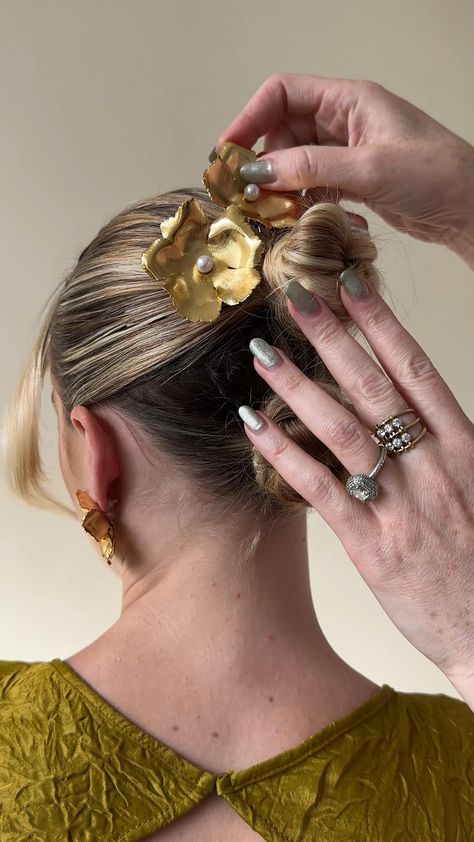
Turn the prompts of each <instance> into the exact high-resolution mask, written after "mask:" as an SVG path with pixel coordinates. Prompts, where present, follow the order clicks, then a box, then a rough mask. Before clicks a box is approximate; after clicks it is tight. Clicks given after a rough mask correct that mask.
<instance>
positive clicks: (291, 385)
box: [278, 365, 306, 397]
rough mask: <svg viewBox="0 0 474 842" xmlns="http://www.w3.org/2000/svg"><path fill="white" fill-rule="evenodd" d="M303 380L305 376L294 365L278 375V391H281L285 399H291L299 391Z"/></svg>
mask: <svg viewBox="0 0 474 842" xmlns="http://www.w3.org/2000/svg"><path fill="white" fill-rule="evenodd" d="M305 379H306V378H305V375H304V374H303V372H302V371H300V369H299V368H298V367H297V366H296V365H295V366H290V367H288V368H287V369H286V370H285V371H283V372H282V373H281V375H280V380H279V383H278V391H279V392H280V390H281V392H282V393H283V394H284V395H285V397H291V395H294V394H297V393H298V392H299V391H300V390H301V388H302V386H303V382H304V380H305Z"/></svg>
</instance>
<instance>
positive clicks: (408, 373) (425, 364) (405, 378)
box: [396, 353, 439, 385]
mask: <svg viewBox="0 0 474 842" xmlns="http://www.w3.org/2000/svg"><path fill="white" fill-rule="evenodd" d="M396 371H397V379H398V380H399V381H400V382H401V383H402V384H403V383H406V384H410V385H411V384H413V383H415V382H416V383H418V384H419V383H420V382H421V383H428V384H429V383H432V382H433V380H435V379H436V378H438V377H439V374H438V371H437V370H436V368H435V367H434V365H433V363H432V361H431V360H430V358H429V357H427V356H426V354H417V353H414V354H413V353H412V354H409V355H407V356H405V357H402V358H401V359H400V360H399V361H398V363H397V368H396Z"/></svg>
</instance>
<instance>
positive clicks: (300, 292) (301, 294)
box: [285, 280, 320, 316]
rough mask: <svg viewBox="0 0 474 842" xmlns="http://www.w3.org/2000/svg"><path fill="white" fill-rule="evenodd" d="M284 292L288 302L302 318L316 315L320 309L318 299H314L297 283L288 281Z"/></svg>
mask: <svg viewBox="0 0 474 842" xmlns="http://www.w3.org/2000/svg"><path fill="white" fill-rule="evenodd" d="M285 292H286V295H287V296H288V298H289V299H290V301H292V302H293V304H294V305H295V307H296V308H297V309H298V310H299V311H300V313H303V315H304V316H309V315H311V314H312V313H316V312H317V311H318V310H319V309H320V304H319V301H318V299H317V298H314V296H313V295H311V293H310V292H308V290H307V289H305V288H304V286H302V285H301V284H300V283H299V282H298V281H295V280H292V281H289V282H288V283H287V285H286V287H285Z"/></svg>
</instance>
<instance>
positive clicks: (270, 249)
mask: <svg viewBox="0 0 474 842" xmlns="http://www.w3.org/2000/svg"><path fill="white" fill-rule="evenodd" d="M191 196H194V197H196V198H197V199H198V200H199V201H200V202H201V203H202V205H203V206H204V209H205V212H206V214H207V216H208V218H209V219H210V220H212V219H214V218H215V217H216V216H218V215H219V214H220V213H222V208H221V207H217V206H216V205H215V204H214V203H213V202H211V200H210V199H209V197H208V195H207V193H206V191H205V190H203V189H199V188H191V189H181V190H177V191H173V192H170V193H166V194H164V195H161V196H158V197H155V198H151V199H149V200H145V201H142V202H138V203H136V204H134V205H132V206H131V207H129V208H127V209H125V210H124V211H123V212H121V213H119V214H118V215H116V216H115V217H114V218H113V219H112V220H111V221H110V222H109V223H108V224H107V225H105V226H104V227H103V228H102V229H101V230H100V231H99V233H98V234H97V236H96V237H95V238H94V239H93V240H92V242H91V243H90V245H89V246H87V248H85V249H84V251H83V252H82V253H81V254H80V256H79V258H78V260H77V263H76V265H75V266H74V268H73V270H72V271H71V272H70V273H69V274H68V275H67V277H66V278H65V279H64V280H63V281H62V282H61V283H60V284H59V286H58V287H57V289H56V290H55V291H54V293H53V294H52V296H51V298H50V300H49V301H48V302H47V306H46V307H45V310H44V312H43V315H42V317H41V322H40V325H39V328H38V332H37V336H36V339H35V341H34V344H33V347H32V350H31V354H30V356H29V358H28V359H27V361H26V364H25V367H24V370H23V372H22V375H21V377H20V380H19V382H18V385H17V388H16V390H15V392H14V394H13V396H12V399H11V402H10V405H9V407H8V409H7V412H6V417H5V427H4V445H5V451H6V454H5V455H6V462H7V477H8V481H9V484H10V486H11V488H12V490H13V491H14V492H15V493H17V494H19V495H20V496H21V497H22V498H23V499H24V500H26V501H27V502H28V503H31V504H33V505H37V506H43V507H46V508H54V509H58V510H61V511H63V512H67V513H68V514H71V513H72V510H70V509H68V508H67V507H65V506H64V505H63V504H62V503H61V502H60V501H58V500H57V499H56V498H54V497H53V496H52V495H51V494H50V492H49V491H48V489H47V487H46V483H45V474H44V470H43V465H42V461H41V455H40V448H39V415H40V408H41V395H42V387H43V381H44V377H45V374H46V372H47V370H48V368H49V370H50V372H51V374H52V376H53V377H54V380H55V386H56V389H57V392H58V396H59V398H60V400H61V402H62V406H63V408H64V412H65V418H66V423H69V424H71V421H70V419H69V413H70V412H71V410H72V409H73V407H74V406H76V405H78V404H84V405H86V406H89V407H94V406H97V405H106V406H108V407H110V408H112V409H113V410H116V411H117V412H118V413H120V415H121V417H123V418H124V419H126V420H127V421H129V422H130V423H131V425H132V427H133V428H134V429H135V430H137V431H142V432H143V433H144V434H145V436H146V438H147V439H148V440H149V441H150V442H152V443H153V444H155V445H156V447H157V448H159V449H162V450H163V452H164V453H166V454H168V455H169V456H171V457H173V459H175V460H176V464H177V465H178V466H179V467H180V468H181V469H182V470H183V471H185V472H186V474H187V476H189V477H190V479H193V480H194V482H196V483H197V485H198V486H199V487H200V488H201V489H202V490H203V491H204V492H205V493H206V494H207V495H209V496H210V499H211V501H212V502H213V504H214V503H215V505H216V507H217V508H219V507H221V506H222V504H223V503H225V506H226V508H231V507H232V506H235V507H236V508H239V509H244V510H247V511H248V510H252V512H253V513H254V514H255V515H256V516H257V520H260V521H263V520H268V519H270V520H273V519H281V518H285V517H287V516H288V515H289V514H293V513H295V512H298V511H300V512H301V511H304V510H306V509H308V508H309V507H310V504H309V503H308V501H306V500H305V499H303V498H302V497H301V496H300V495H299V494H298V493H297V492H296V491H295V490H294V489H293V488H292V487H291V486H289V485H288V484H287V483H286V482H285V481H284V480H283V479H282V477H281V476H280V475H279V474H278V473H277V471H276V470H275V469H274V468H273V467H272V465H270V464H269V463H268V462H267V461H266V460H265V459H264V457H263V456H262V455H261V454H260V453H259V452H258V451H257V450H255V449H254V448H253V445H252V443H251V442H250V440H249V439H248V437H247V436H246V434H245V432H244V430H243V424H242V421H241V420H240V418H239V416H238V413H237V410H238V407H239V406H240V405H241V404H250V405H252V406H253V407H254V408H255V409H261V410H262V411H263V412H265V413H267V414H268V415H269V416H270V417H271V418H273V419H274V420H275V421H276V422H277V423H278V424H279V425H280V426H281V428H282V429H283V430H284V432H285V433H286V434H287V435H288V436H290V437H291V438H292V439H293V440H294V441H295V442H296V443H297V444H298V445H299V446H300V447H301V448H302V449H303V450H305V451H306V452H307V453H309V454H310V455H311V456H313V457H314V458H315V459H317V460H319V461H320V462H323V463H324V464H325V465H327V466H328V467H329V469H330V470H331V471H332V472H333V474H334V475H335V476H336V477H338V478H341V479H342V478H344V477H345V476H347V472H346V471H345V469H344V468H343V466H342V465H341V463H340V462H339V461H338V460H337V459H336V457H335V456H334V455H333V454H332V453H331V452H330V451H329V450H328V448H327V447H326V446H325V445H323V444H322V443H321V442H320V441H319V440H318V439H317V438H316V436H314V435H313V434H312V433H311V432H310V431H309V430H308V429H307V428H306V427H305V426H304V425H303V424H302V422H301V421H300V420H299V419H298V418H297V417H295V415H294V414H293V412H292V411H291V409H290V408H289V407H288V406H287V405H286V404H285V403H284V401H282V400H281V398H280V397H278V396H277V395H276V394H275V393H274V392H272V391H271V390H270V389H269V388H268V386H267V384H266V383H265V381H264V380H263V378H261V377H260V376H259V375H258V374H257V373H256V372H255V370H254V367H253V364H252V357H251V353H250V351H249V347H248V345H249V342H250V340H251V339H252V338H254V337H256V336H259V337H263V338H264V339H266V340H267V341H268V342H269V343H270V344H274V345H277V346H278V347H279V348H281V349H282V350H283V351H284V353H285V354H287V355H288V357H289V358H290V359H292V360H293V361H294V362H295V364H296V365H298V366H299V367H300V368H301V370H302V371H303V372H304V373H305V374H306V375H307V376H308V377H310V378H311V379H312V380H313V381H314V382H316V383H317V384H318V385H319V386H320V387H322V388H323V389H325V390H326V391H327V392H329V393H330V394H331V395H333V396H334V397H335V398H336V399H337V400H338V401H340V402H341V403H343V404H344V405H345V406H347V407H348V408H350V404H349V402H348V400H347V398H346V397H345V396H344V395H343V393H342V392H341V389H340V388H339V386H338V384H337V383H336V381H335V380H334V378H333V376H332V375H331V373H330V372H329V371H328V369H327V368H326V366H325V365H324V363H323V362H322V360H321V359H320V357H319V355H318V354H317V352H316V351H315V349H314V347H313V346H312V345H311V343H310V342H309V341H308V340H307V339H306V337H305V336H304V334H303V333H302V332H301V331H300V329H299V328H298V326H297V324H296V322H295V321H294V320H293V319H292V317H291V316H290V315H289V313H288V308H287V297H286V295H285V293H284V285H285V283H286V281H287V280H289V279H290V278H297V279H298V280H299V281H300V282H301V283H302V284H303V286H305V287H306V288H307V289H310V290H314V291H316V292H318V293H319V294H320V295H321V296H322V297H323V298H324V299H325V300H326V301H327V303H328V305H329V306H330V307H331V309H332V310H333V311H334V313H335V314H336V315H337V316H338V317H339V318H340V320H341V321H342V322H343V323H344V324H345V325H346V327H347V328H348V329H349V330H351V332H352V330H353V328H354V325H353V323H352V322H351V321H350V319H349V316H348V314H347V312H346V310H345V309H344V308H343V307H342V305H341V302H340V299H339V297H338V294H337V288H336V280H337V276H338V273H339V272H340V271H341V270H342V269H343V268H344V267H345V266H346V265H347V263H348V261H350V260H352V261H353V263H354V267H355V269H356V271H357V272H358V273H359V274H360V275H362V276H363V277H366V278H368V279H369V280H370V281H371V282H372V283H373V284H375V286H377V287H378V286H379V285H380V276H379V273H378V272H377V270H376V269H375V267H374V266H373V261H374V259H375V258H376V255H377V251H376V247H375V245H374V243H373V241H372V239H371V237H370V235H369V234H368V232H367V231H365V230H364V229H361V228H355V227H351V222H350V219H349V217H348V215H347V213H346V211H345V210H344V209H343V208H342V207H341V206H340V205H338V204H335V203H333V202H324V201H322V202H319V203H317V204H310V202H309V200H308V207H307V208H306V209H305V211H304V213H303V214H302V216H301V217H300V218H299V220H298V222H297V224H296V225H295V227H294V228H291V229H284V230H278V229H272V230H268V229H266V228H264V227H263V226H261V225H259V224H258V223H253V225H254V226H256V230H257V231H258V234H259V235H260V236H261V237H262V239H264V242H265V251H264V254H263V258H262V261H261V265H260V271H261V273H262V276H263V277H262V282H261V283H260V284H259V285H258V286H257V287H256V288H255V289H254V291H253V292H252V293H251V295H250V296H249V297H248V298H247V299H246V300H245V301H243V302H242V303H241V304H239V305H237V306H226V305H223V307H222V310H221V313H220V316H219V317H218V319H217V320H216V321H215V322H210V323H204V322H188V321H186V320H184V319H183V318H182V317H181V316H180V315H179V314H178V313H177V312H176V310H175V309H174V307H173V305H172V303H171V300H170V298H169V296H168V293H167V292H166V290H165V289H163V288H161V287H160V285H159V284H157V283H156V282H155V281H154V280H152V279H151V278H150V277H149V276H148V275H147V274H146V272H145V271H144V269H143V268H142V265H141V255H142V252H143V251H144V250H145V249H146V248H147V247H148V246H149V245H150V243H151V242H152V241H153V240H154V239H156V238H159V237H160V236H161V231H160V223H161V222H162V221H163V220H164V219H166V218H167V217H169V216H172V215H174V214H175V213H176V210H177V207H178V205H180V204H181V203H182V202H184V201H185V200H186V199H188V198H190V197H191ZM76 516H77V515H76Z"/></svg>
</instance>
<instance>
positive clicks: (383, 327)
mask: <svg viewBox="0 0 474 842" xmlns="http://www.w3.org/2000/svg"><path fill="white" fill-rule="evenodd" d="M392 321H393V315H392V316H391V315H390V313H389V312H388V311H387V310H386V309H385V308H384V307H381V306H378V304H374V305H373V306H372V307H369V308H368V310H367V312H366V313H365V315H364V329H365V328H367V330H370V332H371V334H372V335H373V336H378V335H383V336H385V337H387V336H388V335H389V330H390V325H391V323H392Z"/></svg>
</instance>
